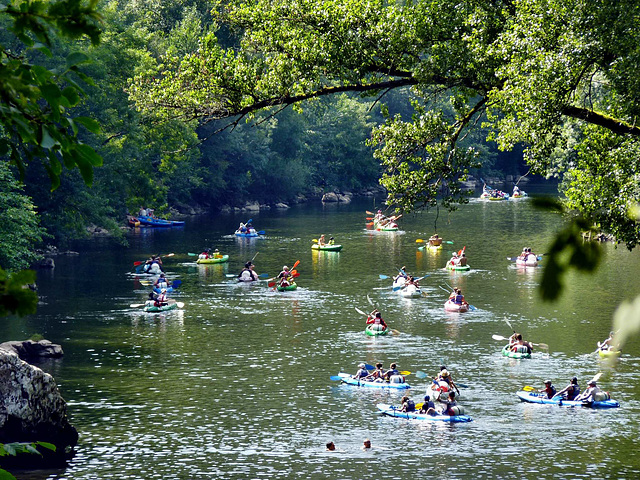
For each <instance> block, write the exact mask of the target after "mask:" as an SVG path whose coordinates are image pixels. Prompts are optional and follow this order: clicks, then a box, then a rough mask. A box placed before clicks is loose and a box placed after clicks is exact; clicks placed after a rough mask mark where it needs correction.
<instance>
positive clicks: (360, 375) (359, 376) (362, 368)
mask: <svg viewBox="0 0 640 480" xmlns="http://www.w3.org/2000/svg"><path fill="white" fill-rule="evenodd" d="M368 376H369V371H368V370H367V366H366V365H365V364H364V363H360V364H358V371H357V372H356V374H355V375H354V376H353V378H355V379H356V380H364V379H365V378H366V377H368Z"/></svg>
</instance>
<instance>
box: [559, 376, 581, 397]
mask: <svg viewBox="0 0 640 480" xmlns="http://www.w3.org/2000/svg"><path fill="white" fill-rule="evenodd" d="M557 395H562V398H564V399H565V400H575V398H576V397H577V396H578V395H580V386H579V385H578V378H577V377H573V378H572V379H571V382H569V385H567V386H566V387H565V388H563V389H562V390H560V391H559V392H558V393H556V396H557Z"/></svg>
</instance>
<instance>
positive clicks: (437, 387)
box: [426, 380, 457, 402]
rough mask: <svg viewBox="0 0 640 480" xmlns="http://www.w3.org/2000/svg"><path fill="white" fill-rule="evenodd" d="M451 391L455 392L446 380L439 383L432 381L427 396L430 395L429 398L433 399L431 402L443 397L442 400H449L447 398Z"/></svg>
mask: <svg viewBox="0 0 640 480" xmlns="http://www.w3.org/2000/svg"><path fill="white" fill-rule="evenodd" d="M449 390H451V391H452V392H453V391H454V390H452V389H451V388H450V387H449V384H448V383H447V382H445V381H444V380H439V381H438V382H437V383H436V382H435V381H432V382H431V383H430V384H429V386H428V387H427V391H426V393H427V395H429V397H431V400H433V401H434V402H435V401H437V400H438V399H439V398H440V397H441V396H442V399H445V398H447V396H448V395H449ZM456 396H457V395H456Z"/></svg>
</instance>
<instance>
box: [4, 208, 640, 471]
mask: <svg viewBox="0 0 640 480" xmlns="http://www.w3.org/2000/svg"><path fill="white" fill-rule="evenodd" d="M373 208H374V206H373V203H372V201H366V202H365V201H362V202H359V203H354V204H351V205H348V206H344V205H327V206H324V207H323V206H322V205H320V204H318V205H305V206H300V207H295V208H292V209H290V210H288V211H285V212H276V211H270V212H261V213H259V214H255V215H253V220H254V222H253V223H254V225H255V226H256V228H258V229H265V230H266V231H267V236H266V237H265V238H258V239H249V240H247V239H242V240H239V239H236V238H234V237H232V236H230V235H229V234H230V233H231V232H233V231H234V229H235V227H236V226H237V224H238V223H239V222H240V221H241V220H246V216H232V215H231V216H215V217H202V218H197V219H191V220H189V221H188V222H187V225H186V226H185V227H184V228H181V229H171V230H141V231H140V232H139V233H136V234H133V235H132V237H131V247H130V248H129V249H126V250H123V249H120V248H115V247H111V246H106V244H104V243H102V242H94V243H91V244H89V245H86V246H85V247H83V248H82V250H81V252H80V253H81V255H80V256H77V257H57V258H56V264H57V267H56V269H55V271H53V272H50V273H47V272H40V273H39V286H40V293H41V294H42V296H43V298H42V304H41V305H40V308H39V313H38V314H37V315H35V316H32V317H28V318H24V319H12V320H10V321H5V322H3V324H2V326H0V334H1V337H2V338H3V339H22V338H25V337H26V336H29V335H31V334H33V333H40V334H42V335H44V336H45V337H46V338H48V339H50V340H52V341H54V342H57V343H60V344H62V345H63V348H64V350H65V353H66V355H65V357H64V359H62V360H60V361H55V362H51V363H47V364H44V365H42V367H43V368H44V369H45V370H47V371H49V372H51V373H52V374H53V375H54V376H55V378H56V380H57V382H58V384H59V387H60V390H61V391H62V394H63V396H64V397H65V399H66V400H67V401H68V403H69V414H70V417H71V420H72V422H73V423H74V425H75V426H76V427H77V428H78V430H79V432H80V443H79V445H78V447H77V452H78V453H77V455H76V456H75V458H74V460H73V461H72V462H71V464H70V465H69V467H68V468H67V469H66V470H64V471H56V472H44V473H42V474H41V473H39V474H37V475H34V474H25V475H22V477H23V478H47V477H48V478H60V479H62V478H65V479H109V478H120V479H153V478H158V479H174V478H175V479H210V478H294V477H295V478H331V479H352V478H373V477H379V478H384V479H391V478H398V479H400V478H402V479H407V478H418V477H419V476H427V475H428V476H434V477H449V478H469V477H479V478H503V477H506V476H514V477H523V478H552V477H553V478H587V477H589V478H591V477H594V476H599V477H600V476H602V477H625V478H634V477H637V476H638V474H639V473H640V458H639V457H638V455H637V445H636V442H637V439H638V437H639V433H640V427H639V422H638V419H637V413H638V411H639V409H640V403H639V402H638V398H639V395H640V387H639V386H638V380H639V379H640V369H639V366H640V362H639V358H640V341H639V340H634V341H632V342H631V343H630V344H629V345H628V346H627V347H626V348H625V352H624V355H623V357H622V358H621V360H620V361H619V362H618V363H617V364H615V365H609V364H607V363H604V362H602V361H601V360H600V359H599V358H596V357H595V356H592V355H590V352H593V350H594V349H595V346H596V342H597V341H598V340H602V339H604V338H606V336H607V334H608V332H609V330H610V322H611V317H612V313H613V312H614V310H615V307H616V305H617V304H618V303H619V302H620V301H622V300H624V299H631V298H633V297H634V296H635V295H637V294H638V293H639V292H640V276H638V275H637V272H638V269H639V267H640V260H639V258H638V255H637V254H636V252H634V253H629V252H627V251H626V250H624V249H615V248H614V247H613V246H612V245H604V250H605V255H604V261H603V263H602V265H601V266H600V268H599V269H598V271H597V272H596V274H595V275H592V276H585V275H578V274H571V275H569V276H568V277H567V283H568V288H567V290H566V293H565V294H564V295H563V297H562V299H561V300H560V301H559V302H557V303H554V304H543V303H541V302H540V301H539V299H538V296H537V291H536V286H537V284H538V281H539V275H540V272H541V270H540V269H537V270H536V269H534V270H529V269H527V270H526V271H525V270H521V269H517V268H515V267H514V266H513V265H512V264H510V263H509V262H508V261H507V260H506V257H507V256H516V255H517V254H518V252H520V251H521V249H522V247H523V246H525V245H526V246H531V247H532V248H533V249H534V251H536V252H538V253H543V252H544V251H545V248H546V246H547V244H548V242H549V241H550V239H551V238H552V235H553V234H554V232H555V231H556V230H557V229H558V228H559V226H561V225H562V222H563V220H562V218H561V217H560V216H558V215H554V214H549V213H543V212H539V211H535V210H533V209H532V207H531V205H530V202H528V201H526V200H524V201H517V202H501V203H481V202H475V203H472V204H470V205H467V206H464V207H462V208H461V209H460V210H459V211H457V212H454V213H453V214H451V215H450V216H448V217H447V216H444V217H443V216H441V219H440V220H441V221H440V222H439V229H438V232H439V234H440V235H441V236H442V237H444V238H445V239H449V240H453V241H454V242H455V244H454V246H452V247H451V248H445V249H444V251H443V252H440V253H430V252H428V251H424V252H421V251H418V250H417V244H416V242H415V240H416V239H417V238H428V236H429V235H430V234H431V233H433V219H434V215H433V214H432V213H430V214H423V215H415V216H411V215H408V216H405V217H403V218H402V219H401V220H400V226H401V230H402V231H400V232H398V233H372V232H370V231H366V230H365V228H364V222H365V220H364V218H365V216H366V215H365V213H364V211H365V210H367V209H368V210H373ZM322 233H325V234H326V235H327V237H328V236H329V235H333V236H335V237H336V240H337V243H341V244H343V245H344V249H343V251H342V252H340V253H338V254H336V253H329V252H312V250H311V248H310V246H311V239H312V238H318V236H319V235H320V234H322ZM206 246H213V247H216V248H219V249H220V250H221V251H222V252H223V253H228V254H229V255H230V258H231V261H230V262H229V264H225V265H208V266H198V265H196V264H195V263H194V262H193V260H194V257H190V256H188V255H187V252H195V253H198V252H199V251H200V250H201V249H202V248H204V247H206ZM463 246H466V252H467V256H468V259H469V264H470V265H471V267H472V270H471V272H469V273H466V274H453V273H450V272H447V271H444V270H442V267H444V265H445V262H446V260H447V259H448V258H449V254H450V252H451V251H452V250H453V248H455V249H460V248H462V247H463ZM157 252H162V253H175V254H176V255H175V256H173V257H171V258H168V259H167V260H166V263H165V270H166V271H167V272H168V274H169V276H170V277H172V278H179V279H181V280H182V281H183V284H182V287H181V288H180V293H179V294H177V295H175V298H177V299H178V300H179V301H183V302H185V304H186V306H185V308H184V310H181V311H174V312H169V313H167V314H164V315H153V316H152V315H148V314H144V313H143V312H142V311H141V310H140V309H135V308H129V304H131V303H141V302H142V301H143V299H144V296H145V292H146V288H145V287H144V286H143V285H141V284H140V283H139V281H137V280H136V279H134V278H133V277H131V276H128V275H127V272H129V271H130V269H131V265H132V263H133V262H134V261H136V260H143V259H144V258H145V257H146V256H148V255H149V254H151V253H157ZM257 252H259V254H258V256H257V257H256V259H255V261H254V263H255V264H256V265H257V270H258V272H259V273H264V272H266V273H269V274H271V275H275V274H277V273H278V272H279V270H280V268H281V267H282V266H283V265H284V264H287V265H289V266H291V265H292V264H293V263H294V262H295V261H296V260H300V261H301V263H300V265H299V266H298V271H299V272H300V273H301V276H300V277H299V279H298V284H299V286H300V288H299V289H298V290H297V291H295V292H289V293H285V294H282V293H277V292H273V291H271V290H270V289H268V288H267V287H266V285H264V283H263V285H259V286H258V285H251V286H249V285H238V284H236V283H234V282H233V280H230V279H227V278H225V274H226V273H237V272H238V271H239V270H240V268H241V266H242V264H243V263H244V262H245V261H246V260H248V259H250V258H251V257H253V256H254V255H255V254H256V253H257ZM402 265H406V267H407V269H408V271H409V272H410V273H415V274H417V275H425V274H428V275H430V276H429V277H428V278H425V279H424V280H423V281H422V284H423V285H424V287H425V290H426V291H427V292H428V297H427V298H421V299H412V300H409V299H403V298H400V297H399V296H397V295H395V294H393V293H392V292H391V291H390V284H391V282H390V280H380V279H379V275H380V274H384V275H389V276H390V275H393V274H394V273H395V272H396V269H397V268H398V267H400V266H402ZM541 265H542V267H541V268H544V261H543V262H541ZM446 283H449V284H455V285H458V286H460V287H461V288H462V290H463V293H464V294H465V296H466V298H467V300H468V301H469V302H470V303H471V304H473V305H475V306H476V307H477V310H476V311H474V312H469V313H466V314H462V315H458V314H447V313H445V311H444V309H443V303H444V301H445V299H446V297H447V295H446V293H445V292H443V291H442V290H441V289H440V288H439V287H440V286H443V285H445V284H446ZM385 287H386V288H385ZM367 294H369V296H370V297H371V299H372V301H373V302H375V304H376V305H378V306H379V308H380V310H381V311H382V313H383V316H384V318H385V319H386V321H387V322H388V323H389V324H390V326H391V327H392V328H394V329H397V330H399V331H400V332H401V334H400V335H397V336H388V337H384V338H378V339H372V338H370V337H367V336H365V334H364V332H363V329H364V321H363V318H362V317H361V316H360V315H358V313H357V312H356V311H355V309H354V307H358V308H360V309H362V310H367V309H368V308H369V309H370V306H369V305H368V302H367ZM505 318H507V319H508V320H509V321H510V322H511V323H512V324H513V326H514V327H515V328H516V329H518V330H519V331H521V332H523V334H524V335H525V337H526V338H528V339H529V340H531V341H533V342H544V343H547V344H548V345H549V347H550V354H549V355H546V354H545V353H542V352H536V353H535V354H534V358H533V359H531V360H522V361H517V360H511V359H507V358H504V357H502V356H501V355H500V349H501V347H502V346H503V345H502V342H496V341H495V340H493V339H492V338H491V336H492V334H498V335H502V336H508V335H509V334H510V333H511V332H510V329H509V328H508V326H507V324H506V323H505V321H504V319H505ZM378 360H379V361H382V362H384V363H385V366H388V364H389V363H390V362H392V361H397V362H398V363H399V364H400V368H401V369H402V370H410V371H412V372H415V371H417V370H422V371H426V372H428V373H429V374H434V373H435V372H436V371H437V370H438V367H439V365H440V364H441V363H442V362H444V363H446V365H447V367H448V368H449V370H450V371H452V372H453V374H454V378H455V379H457V380H458V381H459V382H462V383H465V384H467V385H468V386H469V388H466V389H463V390H462V397H461V402H460V403H461V404H462V405H464V406H465V408H466V412H467V413H468V414H469V415H471V416H472V417H473V419H474V421H473V422H472V423H469V424H458V425H432V424H425V423H420V422H417V421H406V420H399V419H393V418H389V417H381V416H379V415H378V414H377V413H376V409H375V404H376V403H378V402H388V403H397V402H398V401H399V399H400V397H401V394H400V393H394V392H380V391H373V389H371V391H370V390H367V389H356V388H353V387H348V386H346V385H342V386H341V385H338V384H336V383H335V382H332V381H331V380H330V379H329V376H331V375H335V374H337V373H338V372H339V371H349V372H352V373H354V372H355V370H356V364H357V363H358V362H360V361H366V362H368V363H375V362H376V361H378ZM599 371H601V372H603V375H602V378H601V381H600V383H601V386H602V388H604V389H605V390H608V391H610V392H611V394H612V397H613V398H615V399H617V400H619V401H620V402H621V403H622V408H620V409H614V410H611V411H593V410H588V409H569V408H559V407H555V406H549V407H547V406H539V405H529V404H522V403H520V401H519V400H518V399H517V397H516V396H515V392H516V391H518V390H519V389H520V388H521V387H522V386H524V385H534V386H536V387H538V386H540V387H541V386H542V382H543V381H544V380H545V379H546V378H550V379H552V380H553V381H554V384H555V385H556V386H557V387H559V388H563V387H564V386H565V385H566V384H567V383H568V381H569V379H570V378H571V377H572V376H573V375H576V376H578V378H579V380H580V384H581V386H583V387H584V384H585V382H586V380H588V379H589V378H591V377H592V376H593V375H594V374H595V373H596V372H599ZM407 380H408V382H409V383H410V384H411V385H412V386H413V388H412V389H411V392H412V395H413V397H414V398H416V400H419V399H421V397H422V395H424V390H425V381H424V380H418V379H417V378H416V377H415V375H410V376H409V377H407ZM367 437H368V438H370V439H371V440H372V442H373V445H374V447H377V449H374V450H373V452H363V451H362V450H361V449H360V446H361V445H362V441H363V440H364V439H365V438H367ZM330 440H332V441H334V442H335V443H336V445H337V446H338V448H339V451H338V452H333V453H329V452H325V448H324V445H325V443H326V442H328V441H330ZM598 472H599V473H598Z"/></svg>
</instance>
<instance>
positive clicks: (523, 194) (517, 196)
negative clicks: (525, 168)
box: [511, 191, 529, 198]
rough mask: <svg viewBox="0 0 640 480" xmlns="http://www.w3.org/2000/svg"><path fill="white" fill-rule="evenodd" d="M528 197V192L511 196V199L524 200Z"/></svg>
mask: <svg viewBox="0 0 640 480" xmlns="http://www.w3.org/2000/svg"><path fill="white" fill-rule="evenodd" d="M528 196H529V195H528V194H527V192H523V191H520V193H514V194H513V195H511V198H524V197H528Z"/></svg>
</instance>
